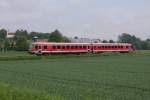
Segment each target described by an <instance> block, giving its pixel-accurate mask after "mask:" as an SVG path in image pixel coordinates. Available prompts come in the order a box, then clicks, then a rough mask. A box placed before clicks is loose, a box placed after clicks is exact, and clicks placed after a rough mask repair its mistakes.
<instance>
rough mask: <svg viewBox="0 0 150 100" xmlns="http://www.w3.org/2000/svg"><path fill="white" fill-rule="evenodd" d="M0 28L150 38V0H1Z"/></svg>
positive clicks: (110, 37) (98, 36)
mask: <svg viewBox="0 0 150 100" xmlns="http://www.w3.org/2000/svg"><path fill="white" fill-rule="evenodd" d="M0 28H6V29H9V31H15V30H16V29H20V28H22V29H27V30H28V31H41V32H51V31H54V30H55V29H56V28H57V29H59V30H60V31H61V32H62V33H63V34H64V35H66V36H70V37H73V36H79V37H89V38H100V39H117V36H118V35H119V34H121V33H124V32H126V33H130V34H134V35H136V36H137V37H141V38H143V39H145V38H148V37H149V38H150V0H0Z"/></svg>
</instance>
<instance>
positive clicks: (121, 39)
mask: <svg viewBox="0 0 150 100" xmlns="http://www.w3.org/2000/svg"><path fill="white" fill-rule="evenodd" d="M14 34H15V35H14V37H13V38H7V30H6V29H0V51H8V50H16V51H26V50H27V49H28V47H29V44H30V43H31V42H33V41H36V39H47V40H48V41H49V42H71V41H70V40H69V38H68V37H66V36H63V35H62V33H61V32H60V31H59V30H57V29H56V30H55V31H53V32H51V33H42V32H28V31H27V30H23V29H19V30H16V32H15V33H14ZM75 38H76V37H75ZM102 42H103V43H115V42H117V43H131V44H133V46H134V48H135V49H138V50H150V39H146V40H141V39H140V38H138V37H136V36H134V35H130V34H127V33H123V34H121V35H120V36H118V41H114V40H109V41H107V40H103V41H102Z"/></svg>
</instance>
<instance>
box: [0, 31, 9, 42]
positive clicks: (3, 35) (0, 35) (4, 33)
mask: <svg viewBox="0 0 150 100" xmlns="http://www.w3.org/2000/svg"><path fill="white" fill-rule="evenodd" d="M6 36H7V30H5V29H1V30H0V39H3V40H4V39H6Z"/></svg>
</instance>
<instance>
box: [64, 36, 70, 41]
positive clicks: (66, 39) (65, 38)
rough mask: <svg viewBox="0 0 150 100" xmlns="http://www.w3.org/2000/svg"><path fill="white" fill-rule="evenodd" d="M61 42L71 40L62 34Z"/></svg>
mask: <svg viewBox="0 0 150 100" xmlns="http://www.w3.org/2000/svg"><path fill="white" fill-rule="evenodd" d="M62 42H71V40H70V39H68V38H67V37H66V36H63V39H62Z"/></svg>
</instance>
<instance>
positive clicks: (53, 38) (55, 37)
mask: <svg viewBox="0 0 150 100" xmlns="http://www.w3.org/2000/svg"><path fill="white" fill-rule="evenodd" d="M49 41H50V42H62V41H63V36H62V34H61V33H60V32H59V31H58V30H55V31H54V32H52V33H51V34H50V36H49Z"/></svg>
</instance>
